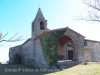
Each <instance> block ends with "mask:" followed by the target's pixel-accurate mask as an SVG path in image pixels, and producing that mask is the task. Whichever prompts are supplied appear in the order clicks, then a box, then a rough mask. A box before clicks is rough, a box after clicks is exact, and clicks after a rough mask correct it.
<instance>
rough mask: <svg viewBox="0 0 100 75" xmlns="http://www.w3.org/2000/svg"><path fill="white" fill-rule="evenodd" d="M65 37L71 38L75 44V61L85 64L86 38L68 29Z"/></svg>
mask: <svg viewBox="0 0 100 75" xmlns="http://www.w3.org/2000/svg"><path fill="white" fill-rule="evenodd" d="M64 35H66V36H69V37H70V38H71V39H72V40H73V42H74V44H75V59H76V60H77V61H80V62H83V61H84V37H83V36H81V35H80V34H78V33H76V32H74V31H72V30H70V29H67V31H66V32H65V34H64Z"/></svg>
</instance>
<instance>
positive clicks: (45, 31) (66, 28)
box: [34, 27, 85, 40]
mask: <svg viewBox="0 0 100 75" xmlns="http://www.w3.org/2000/svg"><path fill="white" fill-rule="evenodd" d="M61 30H70V31H72V32H74V33H76V34H78V35H79V36H81V37H83V38H85V36H83V35H81V34H80V33H78V32H76V31H74V30H72V29H70V28H68V27H65V28H59V29H54V30H44V32H43V33H41V34H40V35H38V36H37V37H35V38H34V39H35V40H36V39H38V38H40V37H41V36H43V35H45V34H46V33H49V32H55V31H61Z"/></svg>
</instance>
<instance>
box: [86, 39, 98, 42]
mask: <svg viewBox="0 0 100 75" xmlns="http://www.w3.org/2000/svg"><path fill="white" fill-rule="evenodd" d="M84 41H90V42H97V43H100V41H96V40H89V39H84Z"/></svg>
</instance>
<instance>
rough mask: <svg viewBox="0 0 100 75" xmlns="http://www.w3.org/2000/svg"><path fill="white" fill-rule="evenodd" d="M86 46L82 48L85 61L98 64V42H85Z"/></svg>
mask: <svg viewBox="0 0 100 75" xmlns="http://www.w3.org/2000/svg"><path fill="white" fill-rule="evenodd" d="M85 42H87V46H85V47H84V51H85V61H91V62H100V42H97V41H92V40H85Z"/></svg>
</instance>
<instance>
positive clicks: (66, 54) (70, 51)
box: [58, 35, 76, 61]
mask: <svg viewBox="0 0 100 75" xmlns="http://www.w3.org/2000/svg"><path fill="white" fill-rule="evenodd" d="M75 52H76V50H75V41H74V39H73V38H71V37H69V36H66V35H63V36H61V37H60V38H59V41H58V61H59V60H72V61H75V60H76V56H75Z"/></svg>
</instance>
